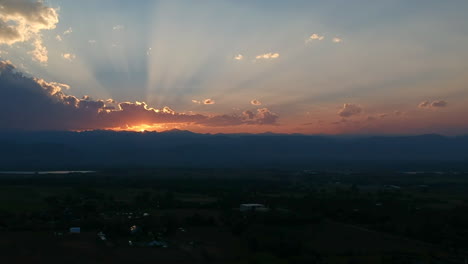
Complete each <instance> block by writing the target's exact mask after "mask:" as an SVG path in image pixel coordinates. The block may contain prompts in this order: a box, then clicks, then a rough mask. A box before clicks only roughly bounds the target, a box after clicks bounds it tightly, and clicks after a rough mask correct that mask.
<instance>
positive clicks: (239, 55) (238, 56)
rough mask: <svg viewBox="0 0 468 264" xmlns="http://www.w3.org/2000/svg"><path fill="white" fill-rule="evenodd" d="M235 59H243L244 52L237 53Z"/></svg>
mask: <svg viewBox="0 0 468 264" xmlns="http://www.w3.org/2000/svg"><path fill="white" fill-rule="evenodd" d="M234 59H235V60H243V59H244V56H243V55H242V54H237V55H236V56H234Z"/></svg>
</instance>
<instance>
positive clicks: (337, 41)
mask: <svg viewBox="0 0 468 264" xmlns="http://www.w3.org/2000/svg"><path fill="white" fill-rule="evenodd" d="M332 41H333V43H341V42H343V39H342V38H339V37H334V38H333V39H332Z"/></svg>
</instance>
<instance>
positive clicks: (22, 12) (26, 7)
mask: <svg viewBox="0 0 468 264" xmlns="http://www.w3.org/2000/svg"><path fill="white" fill-rule="evenodd" d="M0 10H1V12H0V44H6V45H12V44H14V43H17V42H27V41H31V44H32V45H33V47H34V50H32V51H30V52H29V54H31V55H32V56H33V59H34V60H36V61H39V62H41V63H46V62H47V60H48V54H47V49H46V47H44V45H43V42H42V34H41V31H43V30H51V29H54V28H55V27H56V25H57V23H58V21H59V19H58V14H57V10H55V9H54V8H50V7H47V6H45V4H44V3H43V2H42V1H36V2H31V1H25V0H0Z"/></svg>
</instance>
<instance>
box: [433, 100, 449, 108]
mask: <svg viewBox="0 0 468 264" xmlns="http://www.w3.org/2000/svg"><path fill="white" fill-rule="evenodd" d="M447 105H448V103H447V102H446V101H443V100H439V101H434V102H432V103H431V107H446V106H447Z"/></svg>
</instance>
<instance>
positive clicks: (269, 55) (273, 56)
mask: <svg viewBox="0 0 468 264" xmlns="http://www.w3.org/2000/svg"><path fill="white" fill-rule="evenodd" d="M279 56H280V55H279V53H272V52H270V53H265V54H261V55H258V56H256V57H255V59H257V60H270V59H277V58H279Z"/></svg>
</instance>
